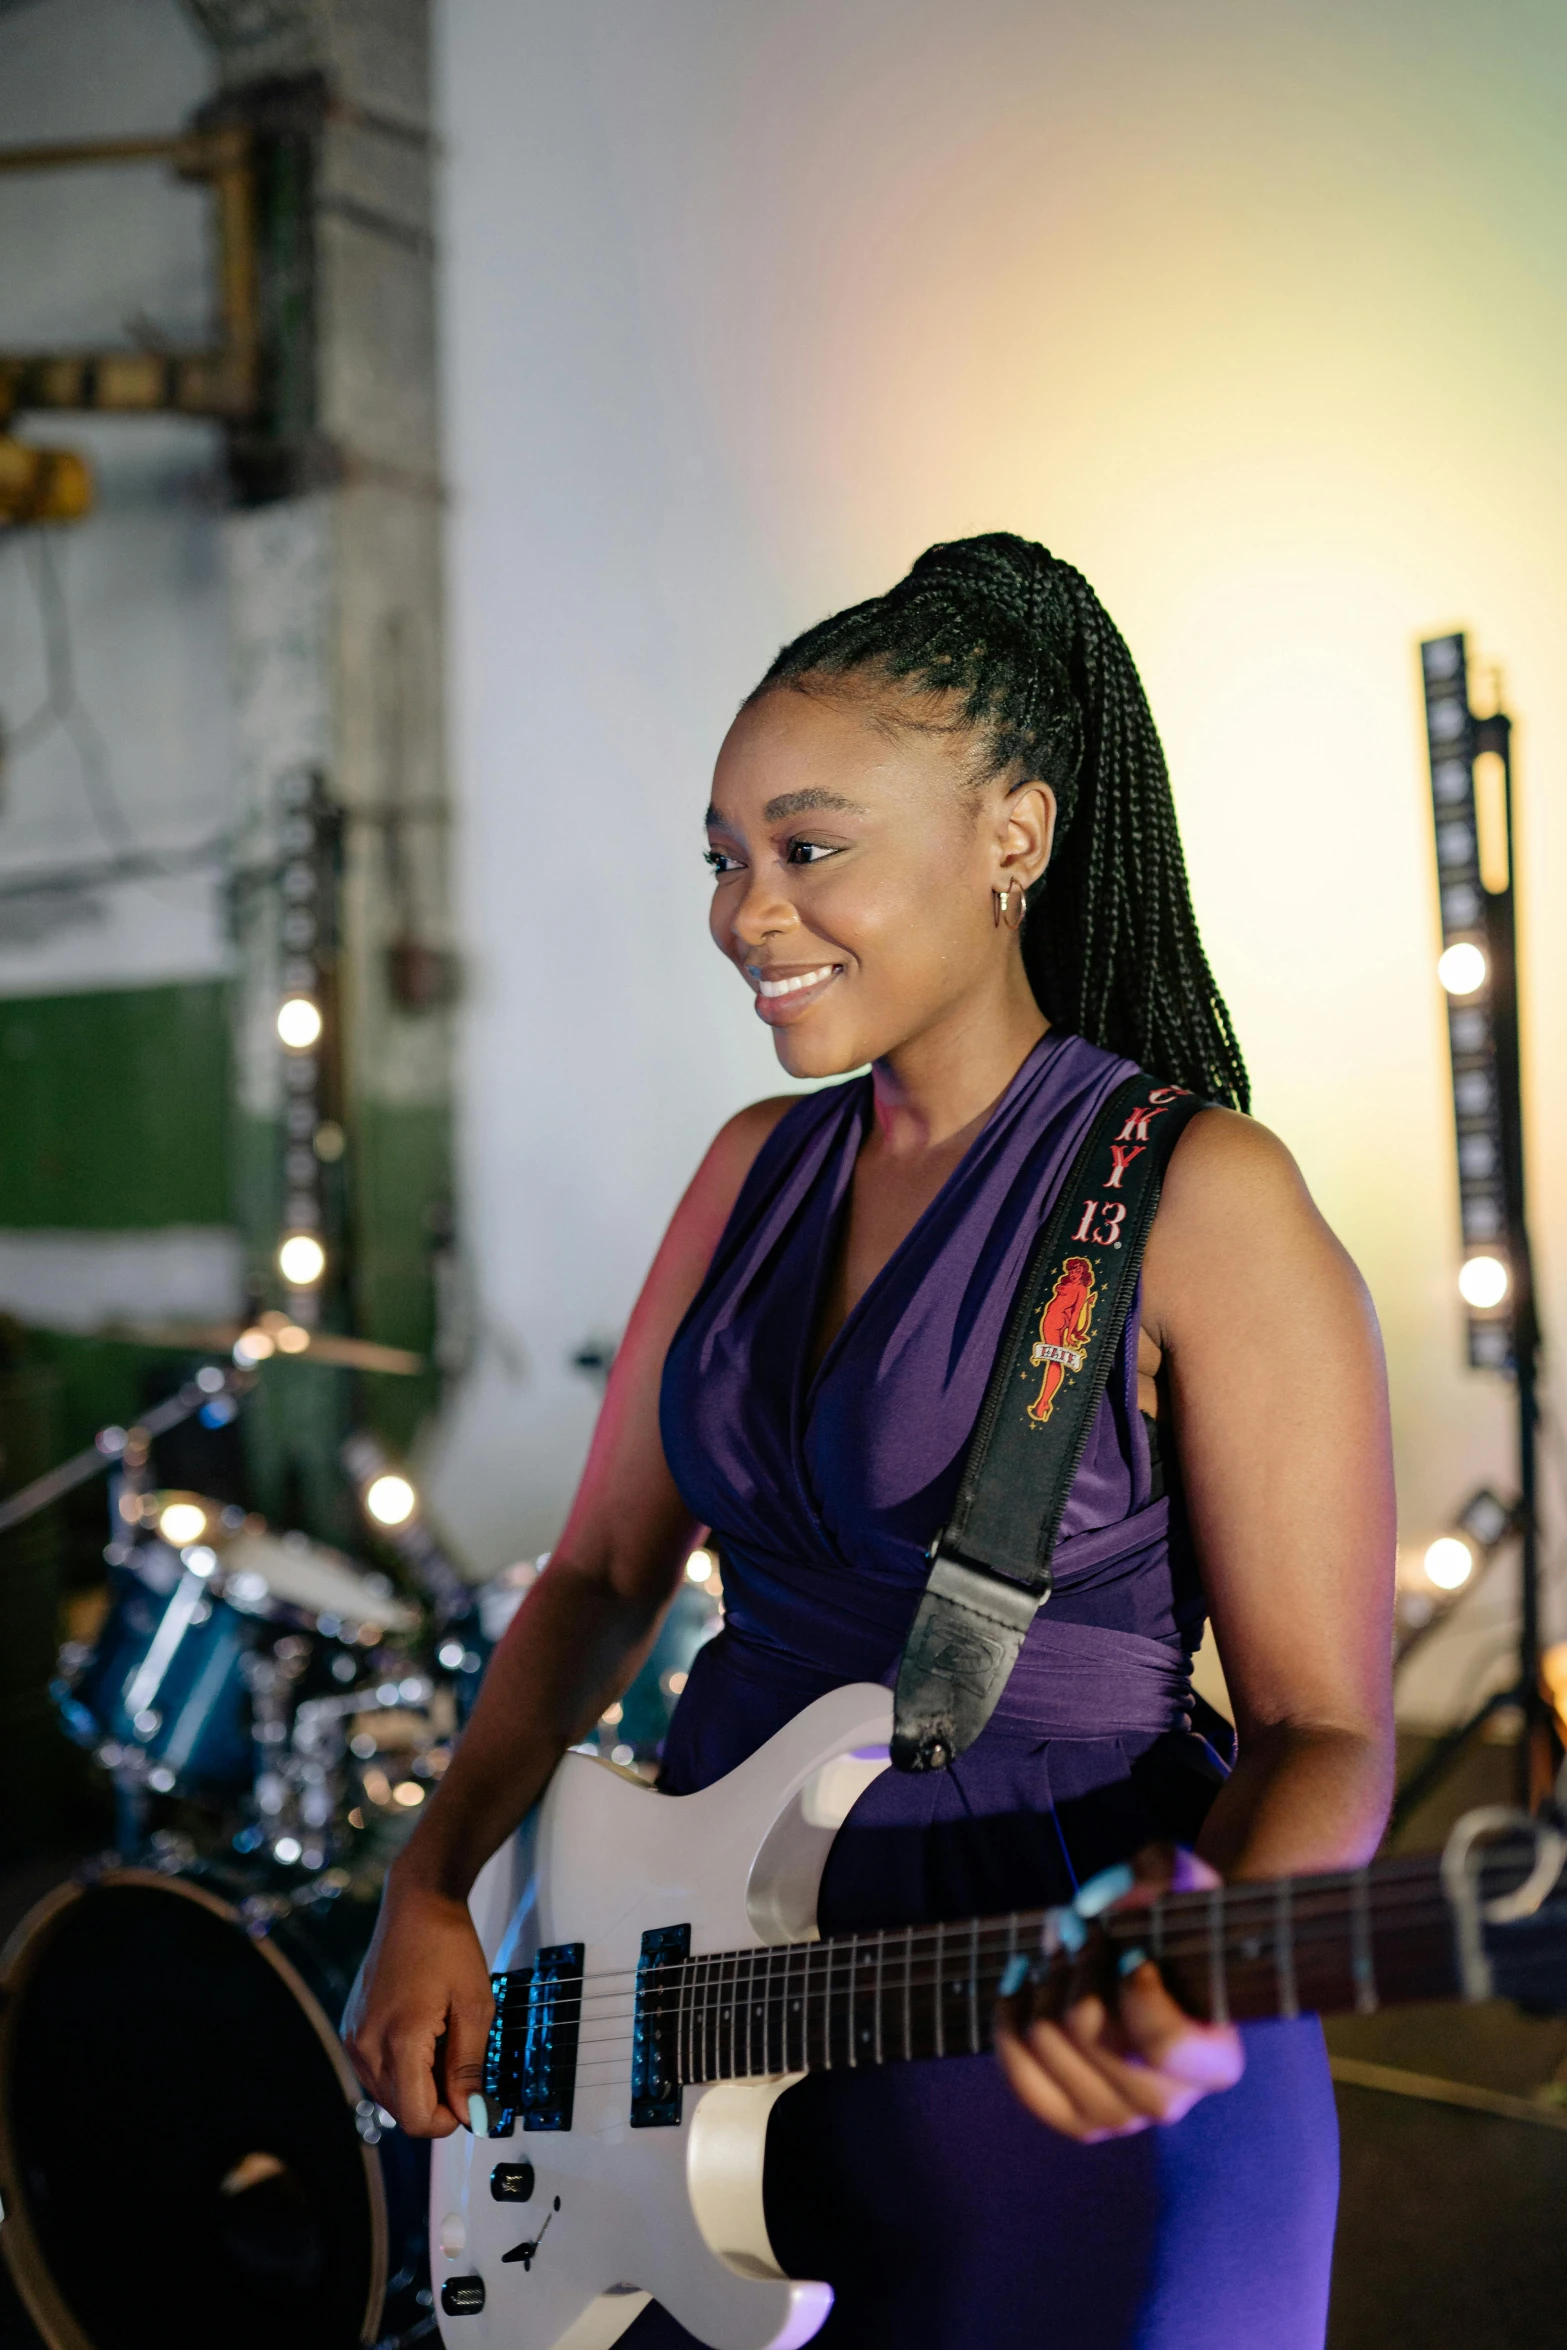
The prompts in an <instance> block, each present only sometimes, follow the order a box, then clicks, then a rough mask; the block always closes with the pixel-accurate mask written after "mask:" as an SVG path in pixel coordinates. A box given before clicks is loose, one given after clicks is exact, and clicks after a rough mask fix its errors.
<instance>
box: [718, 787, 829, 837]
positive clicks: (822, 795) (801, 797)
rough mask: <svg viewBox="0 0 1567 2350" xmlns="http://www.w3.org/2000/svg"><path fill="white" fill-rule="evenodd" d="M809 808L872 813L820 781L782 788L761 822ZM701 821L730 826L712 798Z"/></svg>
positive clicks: (724, 827)
mask: <svg viewBox="0 0 1567 2350" xmlns="http://www.w3.org/2000/svg"><path fill="white" fill-rule="evenodd" d="M808 808H838V809H841V810H842V812H843V813H844V814H845V815H846V816H867V815H869V813H870V811H869V809H868V808H867V807H865V805H864V803H863V802H862V801H860V800H846V799H845V798H844V796H843V794H842V793H841V792H835V791H828V790H827V789H826V787H825V786H824V785H821V784H817V785H814V786H813V787H812V788H811V789H810V790H808V791H786V792H780V793H779V795H778V797H777V798H776V799H775V800H769V801H768V803H767V805H766V807H765V808H764V809H763V810H762V822H763V823H764V824H782V823H783V821H784V819H785V817H788V816H803V815H804V814H805V812H806V810H807V809H808ZM702 822H703V824H704V825H705V827H706V828H707V830H708V831H709V832H712V831H713V830H715V829H717V830H718V831H720V832H728V831H729V830H730V829H731V827H730V823H729V819H728V817H727V816H725V815H724V813H723V811H722V810H721V809H719V808H715V807H714V806H713V805H712V804H711V802H709V804H708V810H707V814H706V815H705V816H704V817H703V818H702Z"/></svg>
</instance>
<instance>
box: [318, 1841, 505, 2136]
mask: <svg viewBox="0 0 1567 2350" xmlns="http://www.w3.org/2000/svg"><path fill="white" fill-rule="evenodd" d="M494 2012H495V2002H494V2000H493V1998H492V1997H491V1995H490V1970H489V1968H488V1966H487V1965H486V1964H485V1959H484V1951H483V1949H482V1947H481V1946H480V1942H479V1937H478V1935H477V1934H476V1933H475V1931H474V1926H473V1919H472V1918H471V1916H470V1915H469V1913H468V1904H467V1903H466V1902H465V1901H455V1900H453V1899H452V1898H451V1897H450V1896H449V1895H447V1894H444V1893H439V1892H436V1891H435V1890H434V1889H433V1888H431V1887H430V1886H428V1885H422V1884H419V1883H417V1882H415V1883H412V1884H406V1883H399V1882H398V1879H397V1874H396V1870H395V1868H394V1870H393V1872H392V1875H391V1877H390V1878H389V1879H388V1882H387V1888H386V1894H385V1898H384V1899H383V1901H382V1904H381V1915H380V1918H379V1920H378V1921H377V1924H376V1929H375V1938H374V1940H373V1941H372V1942H371V1944H370V1948H369V1949H368V1950H367V1951H366V1953H365V1959H364V1964H363V1965H362V1966H361V1967H360V1969H359V1973H358V1976H357V1977H356V1979H355V1982H354V1987H353V1989H352V1991H351V1992H350V1993H349V1995H348V2005H347V2007H346V2008H345V2009H344V2012H343V2039H344V2041H345V2043H346V2044H347V2048H348V2054H349V2057H350V2059H351V2061H352V2063H353V2067H354V2070H355V2072H356V2073H357V2074H358V2075H359V2078H360V2080H361V2081H363V2083H364V2085H365V2089H366V2091H367V2092H368V2094H369V2095H370V2096H372V2097H373V2098H374V2099H375V2101H376V2103H377V2104H378V2105H384V2106H385V2108H386V2110H387V2112H388V2113H390V2114H393V2115H395V2116H396V2119H397V2121H398V2123H399V2125H400V2126H401V2127H402V2128H403V2129H405V2130H406V2131H407V2132H408V2134H409V2136H410V2137H411V2138H449V2137H450V2136H451V2134H452V2132H453V2130H456V2129H461V2128H463V2127H464V2126H466V2125H467V2123H468V2120H469V2107H468V2100H469V2098H470V2097H471V2096H473V2095H475V2094H477V2093H478V2092H480V2091H481V2090H482V2088H483V2084H484V2049H485V2042H486V2041H487V2039H488V2038H489V2031H490V2021H491V2018H492V2016H493V2015H494Z"/></svg>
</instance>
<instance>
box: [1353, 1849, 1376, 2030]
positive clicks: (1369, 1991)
mask: <svg viewBox="0 0 1567 2350" xmlns="http://www.w3.org/2000/svg"><path fill="white" fill-rule="evenodd" d="M1352 1882H1353V1887H1354V1892H1353V1909H1352V1912H1351V1925H1350V1931H1351V1935H1352V1945H1351V1948H1352V1955H1351V1959H1350V1976H1351V1979H1352V1980H1353V1982H1354V1985H1355V2013H1356V2014H1357V2015H1375V2013H1376V2011H1377V2007H1378V2005H1379V2002H1378V1999H1377V1977H1376V1967H1375V1964H1374V1962H1373V1958H1372V1948H1371V1880H1370V1877H1369V1876H1368V1875H1367V1873H1366V1871H1365V1870H1364V1869H1357V1870H1356V1871H1355V1874H1354V1878H1353V1880H1352Z"/></svg>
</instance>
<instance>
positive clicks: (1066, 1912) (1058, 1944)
mask: <svg viewBox="0 0 1567 2350" xmlns="http://www.w3.org/2000/svg"><path fill="white" fill-rule="evenodd" d="M1045 1917H1046V1923H1047V1928H1050V1927H1053V1928H1054V1931H1055V1942H1054V1947H1055V1948H1056V1949H1058V1950H1070V1951H1073V1952H1076V1951H1079V1950H1081V1949H1082V1947H1083V1944H1084V1943H1085V1942H1086V1941H1087V1940H1088V1928H1087V1927H1086V1926H1085V1925H1084V1923H1083V1921H1082V1919H1081V1918H1080V1917H1079V1916H1078V1914H1077V1911H1076V1910H1075V1909H1052V1910H1047V1911H1046V1913H1045ZM1047 1947H1048V1945H1047Z"/></svg>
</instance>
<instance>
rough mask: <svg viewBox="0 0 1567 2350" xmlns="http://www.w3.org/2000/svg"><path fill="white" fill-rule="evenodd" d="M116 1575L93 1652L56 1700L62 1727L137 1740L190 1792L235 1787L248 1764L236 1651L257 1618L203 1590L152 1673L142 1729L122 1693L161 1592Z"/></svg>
mask: <svg viewBox="0 0 1567 2350" xmlns="http://www.w3.org/2000/svg"><path fill="white" fill-rule="evenodd" d="M116 1583H117V1586H118V1588H117V1589H116V1592H115V1598H114V1604H113V1606H112V1607H111V1609H110V1611H109V1614H108V1616H107V1617H106V1618H105V1620H104V1624H103V1628H102V1630H101V1631H100V1633H99V1635H98V1638H97V1641H96V1642H95V1644H94V1647H93V1651H92V1654H91V1656H90V1657H89V1658H88V1660H87V1662H86V1664H85V1665H84V1666H83V1667H82V1669H81V1671H80V1673H79V1674H78V1675H77V1678H76V1681H75V1683H74V1686H73V1687H72V1689H71V1690H70V1692H69V1694H68V1696H67V1697H66V1699H65V1701H64V1708H63V1710H64V1712H65V1717H66V1723H67V1727H68V1728H69V1729H70V1730H71V1732H72V1735H73V1736H75V1737H76V1738H77V1739H78V1740H79V1741H80V1742H81V1743H82V1744H84V1745H86V1744H92V1745H96V1744H97V1743H98V1742H99V1741H100V1740H103V1739H118V1740H119V1741H120V1742H121V1743H122V1744H125V1745H130V1744H132V1743H134V1744H136V1745H137V1746H139V1747H140V1749H141V1750H142V1752H143V1753H144V1754H145V1755H146V1757H147V1759H148V1761H149V1762H151V1763H154V1764H156V1763H162V1764H163V1765H164V1767H165V1768H166V1769H167V1770H169V1771H171V1772H172V1773H173V1775H174V1779H175V1781H176V1783H177V1784H178V1785H179V1786H180V1787H181V1788H183V1789H185V1790H187V1791H188V1792H190V1793H193V1794H196V1793H199V1794H206V1795H231V1794H237V1793H239V1792H240V1791H241V1790H243V1789H244V1788H247V1787H248V1786H249V1785H250V1783H251V1779H252V1777H253V1775H254V1769H255V1762H254V1755H253V1752H252V1747H251V1736H250V1693H249V1689H248V1687H247V1685H246V1680H245V1658H246V1656H247V1655H248V1654H249V1652H250V1651H251V1649H252V1648H254V1646H255V1644H256V1638H257V1629H258V1628H257V1626H256V1625H255V1623H254V1622H253V1621H252V1620H251V1619H250V1618H248V1617H247V1616H245V1615H243V1614H242V1613H241V1612H240V1611H239V1609H237V1608H232V1607H230V1606H228V1605H227V1603H226V1602H225V1601H224V1600H222V1599H221V1598H217V1597H214V1596H209V1597H207V1598H205V1599H204V1600H203V1601H202V1602H201V1608H202V1611H203V1612H202V1613H201V1616H200V1620H198V1621H193V1622H191V1623H190V1624H188V1625H187V1626H186V1628H185V1629H184V1631H183V1632H182V1633H181V1636H180V1639H179V1643H178V1645H177V1647H176V1648H175V1650H174V1653H173V1655H172V1656H171V1657H170V1659H169V1661H168V1665H167V1667H166V1669H165V1670H164V1672H163V1674H162V1676H161V1677H160V1680H159V1683H158V1687H157V1690H156V1692H155V1694H154V1696H153V1698H152V1700H151V1703H152V1705H153V1707H154V1708H155V1710H156V1712H157V1714H158V1717H159V1719H158V1728H157V1729H156V1731H154V1732H153V1733H152V1734H151V1735H150V1736H149V1735H145V1734H143V1733H140V1732H138V1731H137V1729H136V1728H135V1725H134V1724H133V1722H132V1720H131V1718H130V1714H129V1710H128V1708H127V1705H126V1696H127V1693H128V1692H129V1691H130V1690H131V1688H132V1687H133V1685H134V1682H135V1679H136V1675H137V1672H138V1670H139V1668H140V1666H141V1665H142V1663H143V1662H144V1660H145V1658H146V1656H147V1654H148V1651H149V1650H150V1649H151V1647H152V1644H153V1642H154V1641H155V1640H156V1638H157V1636H158V1629H159V1626H160V1625H161V1624H162V1622H163V1620H164V1616H165V1613H166V1611H167V1609H168V1607H169V1605H170V1599H169V1598H168V1597H167V1596H164V1595H162V1594H159V1593H157V1592H154V1591H152V1590H150V1589H149V1588H148V1587H147V1585H146V1584H145V1583H143V1582H141V1581H140V1580H138V1578H137V1577H136V1576H134V1575H129V1574H124V1573H122V1574H120V1575H119V1576H117V1577H116Z"/></svg>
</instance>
